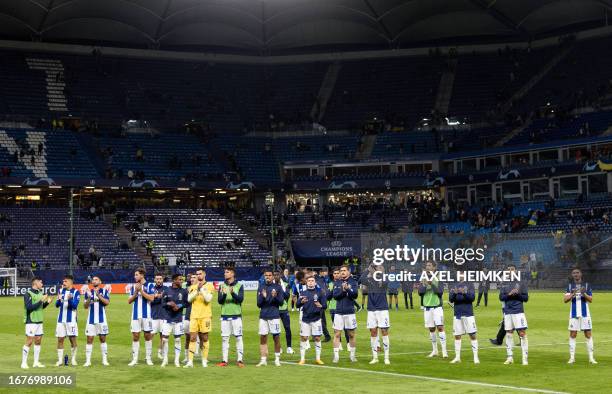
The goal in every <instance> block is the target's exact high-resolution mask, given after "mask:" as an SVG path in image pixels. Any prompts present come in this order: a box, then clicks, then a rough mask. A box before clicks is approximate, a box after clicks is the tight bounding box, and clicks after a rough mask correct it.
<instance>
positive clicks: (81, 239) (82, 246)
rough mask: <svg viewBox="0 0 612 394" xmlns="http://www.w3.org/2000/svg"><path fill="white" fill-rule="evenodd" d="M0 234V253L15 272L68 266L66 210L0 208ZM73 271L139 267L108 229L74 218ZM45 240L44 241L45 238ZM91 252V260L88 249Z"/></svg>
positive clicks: (97, 221)
mask: <svg viewBox="0 0 612 394" xmlns="http://www.w3.org/2000/svg"><path fill="white" fill-rule="evenodd" d="M0 217H2V220H0V229H1V230H0V231H2V230H8V231H9V235H8V236H4V237H3V243H2V249H3V250H4V253H5V254H6V255H8V256H11V257H12V258H13V259H14V262H15V264H16V266H17V267H19V268H28V269H29V268H31V267H32V262H34V261H35V262H36V263H37V265H36V268H34V269H32V271H34V272H35V271H36V270H43V269H53V270H55V269H61V270H65V269H66V268H67V267H68V266H69V265H70V264H69V261H70V260H69V247H68V242H67V240H68V239H70V223H69V221H70V216H69V212H68V210H67V209H66V208H40V207H38V208H25V207H8V208H4V207H3V208H0ZM74 233H75V234H76V235H75V239H74V247H75V249H74V255H75V256H78V261H77V259H76V258H75V257H73V262H74V263H75V264H74V265H75V267H77V268H79V267H81V268H87V267H89V268H90V269H91V267H96V268H102V267H105V268H133V267H137V266H140V265H142V261H141V260H140V258H139V257H138V256H137V255H136V254H135V253H134V251H133V250H131V249H129V248H128V247H127V246H124V245H122V242H121V241H120V239H119V238H118V237H117V235H116V234H115V233H114V232H113V230H112V228H111V226H110V225H109V224H108V223H106V222H104V221H102V220H90V219H88V218H85V217H83V216H77V218H76V219H75V223H74ZM47 234H48V236H49V238H48V239H47V238H45V235H47ZM92 246H93V248H94V249H95V255H96V257H95V258H92V257H93V256H92V255H91V254H90V248H91V247H92Z"/></svg>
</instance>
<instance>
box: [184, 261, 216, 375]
mask: <svg viewBox="0 0 612 394" xmlns="http://www.w3.org/2000/svg"><path fill="white" fill-rule="evenodd" d="M196 278H197V281H196V283H195V284H193V285H191V286H189V293H188V296H187V301H189V303H190V304H191V315H190V316H189V355H188V361H187V364H185V368H193V355H194V354H195V351H196V346H197V345H196V341H197V339H198V337H199V338H200V347H201V353H202V367H204V368H206V367H207V366H208V350H209V348H210V345H209V343H208V333H209V332H210V326H211V322H212V304H211V301H212V300H213V293H214V292H215V287H214V286H213V284H212V283H209V282H206V271H204V268H199V269H198V270H197V271H196Z"/></svg>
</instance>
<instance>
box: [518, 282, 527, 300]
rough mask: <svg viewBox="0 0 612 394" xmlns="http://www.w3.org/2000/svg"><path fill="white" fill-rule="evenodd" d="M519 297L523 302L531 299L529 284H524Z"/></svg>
mask: <svg viewBox="0 0 612 394" xmlns="http://www.w3.org/2000/svg"><path fill="white" fill-rule="evenodd" d="M517 297H518V299H520V300H521V301H523V302H527V301H529V290H527V286H523V287H522V288H521V290H520V293H518V294H517Z"/></svg>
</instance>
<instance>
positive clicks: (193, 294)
mask: <svg viewBox="0 0 612 394" xmlns="http://www.w3.org/2000/svg"><path fill="white" fill-rule="evenodd" d="M197 296H198V289H197V288H193V289H191V290H189V294H187V302H189V303H190V304H191V303H193V301H194V300H195V299H196V297H197Z"/></svg>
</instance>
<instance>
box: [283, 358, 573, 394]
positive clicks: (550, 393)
mask: <svg viewBox="0 0 612 394" xmlns="http://www.w3.org/2000/svg"><path fill="white" fill-rule="evenodd" d="M283 364H291V365H298V364H297V363H295V362H288V361H283ZM300 367H312V368H325V369H334V370H338V371H347V372H359V373H369V374H374V375H383V376H393V377H401V378H409V379H418V380H429V381H433V382H442V383H456V384H467V385H472V386H480V387H490V388H496V389H508V390H517V391H527V392H532V393H546V394H568V393H566V392H563V391H554V390H546V389H536V388H532V387H521V386H509V385H505V384H495V383H485V382H476V381H473V380H459V379H446V378H436V377H433V376H422V375H410V374H404V373H397V372H385V371H372V370H369V369H359V368H346V367H334V366H329V365H312V364H304V365H300Z"/></svg>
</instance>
